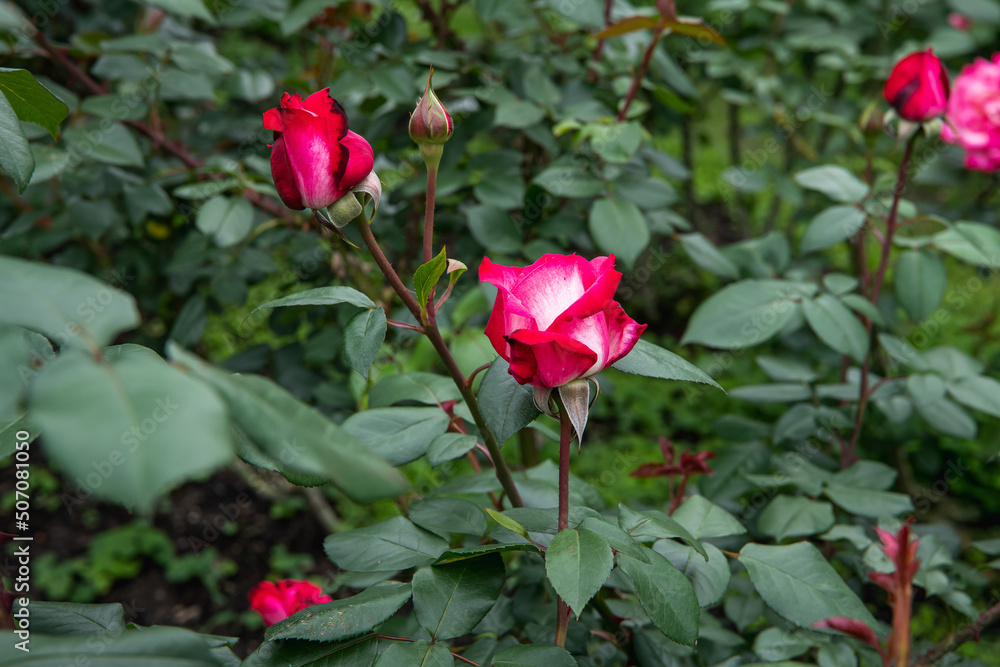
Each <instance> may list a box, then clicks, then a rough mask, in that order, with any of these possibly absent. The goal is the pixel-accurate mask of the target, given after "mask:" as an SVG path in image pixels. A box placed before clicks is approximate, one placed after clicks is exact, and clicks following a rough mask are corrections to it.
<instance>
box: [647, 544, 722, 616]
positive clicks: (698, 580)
mask: <svg viewBox="0 0 1000 667" xmlns="http://www.w3.org/2000/svg"><path fill="white" fill-rule="evenodd" d="M653 551H655V552H656V553H658V554H660V555H661V556H664V557H666V558H667V560H669V561H670V562H671V563H672V564H673V565H674V567H676V568H677V569H678V570H680V571H681V572H683V573H684V576H685V577H687V578H688V581H690V582H691V586H692V587H694V592H695V595H697V596H698V604H699V605H701V606H702V607H707V606H709V605H712V604H715V603H716V602H718V601H719V600H721V599H722V596H723V595H725V594H726V589H727V588H729V579H730V577H731V574H730V570H729V563H728V562H727V560H726V556H725V554H723V553H722V552H721V551H719V549H718V548H717V547H715V546H713V545H711V544H706V545H705V551H707V552H708V560H707V561H706V560H705V559H704V558H702V557H701V556H699V555H698V554H697V553H696V552H695V550H694V549H692V548H691V547H689V546H685V545H683V544H678V543H677V542H674V541H673V540H658V541H657V542H656V544H654V545H653Z"/></svg>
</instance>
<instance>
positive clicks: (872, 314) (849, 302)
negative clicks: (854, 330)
mask: <svg viewBox="0 0 1000 667" xmlns="http://www.w3.org/2000/svg"><path fill="white" fill-rule="evenodd" d="M840 302H841V303H842V304H844V305H845V306H847V307H848V308H850V309H851V310H853V311H854V312H855V313H859V314H861V315H864V316H865V317H867V318H868V319H870V320H871V321H872V322H874V323H875V324H878V325H879V326H885V318H884V317H882V313H881V312H879V309H878V308H876V307H875V305H874V304H873V303H872V302H871V301H869V300H868V299H866V298H864V297H863V296H861V295H860V294H844V295H843V296H841V297H840Z"/></svg>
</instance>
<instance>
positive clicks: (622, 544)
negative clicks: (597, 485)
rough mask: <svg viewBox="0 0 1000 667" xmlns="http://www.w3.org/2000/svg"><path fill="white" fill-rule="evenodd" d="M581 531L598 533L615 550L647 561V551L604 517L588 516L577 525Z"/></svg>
mask: <svg viewBox="0 0 1000 667" xmlns="http://www.w3.org/2000/svg"><path fill="white" fill-rule="evenodd" d="M577 527H578V528H579V530H580V532H584V531H589V532H591V533H596V534H597V535H599V536H600V537H601V539H603V540H604V541H605V542H607V543H608V546H610V547H611V548H612V549H614V550H615V551H619V552H621V553H623V554H625V555H627V556H631V557H632V558H636V559H638V560H641V561H642V562H644V563H645V562H647V560H646V554H645V552H644V551H643V550H642V549H640V548H639V544H638V543H637V542H636V541H635V540H634V539H633V538H632V536H631V535H629V534H628V533H626V532H625V531H624V530H622V529H621V528H619V527H618V526H616V525H614V524H611V523H608V522H607V521H605V520H604V519H598V518H597V517H587V518H586V519H584V520H583V521H581V522H580V524H579V526H577Z"/></svg>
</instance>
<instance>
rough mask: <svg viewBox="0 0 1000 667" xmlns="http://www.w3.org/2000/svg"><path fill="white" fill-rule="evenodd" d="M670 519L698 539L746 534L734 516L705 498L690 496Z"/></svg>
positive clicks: (745, 530)
mask: <svg viewBox="0 0 1000 667" xmlns="http://www.w3.org/2000/svg"><path fill="white" fill-rule="evenodd" d="M671 518H672V519H674V520H675V521H676V522H677V523H679V524H681V525H682V526H684V527H685V528H686V529H687V530H688V531H689V532H690V533H691V534H692V535H694V536H695V537H697V538H698V539H704V538H711V537H726V536H727V535H742V534H743V533H745V532H747V529H746V528H744V527H743V524H741V523H740V522H739V520H738V519H737V518H736V517H735V516H733V515H732V514H730V513H729V512H727V511H726V510H724V509H722V508H721V507H719V506H718V505H716V504H715V503H713V502H712V501H710V500H708V499H707V498H705V496H691V497H690V498H688V499H687V500H685V501H684V502H683V503H681V506H680V507H678V508H677V510H676V511H675V512H674V513H673V515H672V517H671Z"/></svg>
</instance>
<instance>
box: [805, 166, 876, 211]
mask: <svg viewBox="0 0 1000 667" xmlns="http://www.w3.org/2000/svg"><path fill="white" fill-rule="evenodd" d="M795 182H796V183H798V184H799V185H801V186H802V187H804V188H806V189H807V190H815V191H816V192H822V193H823V194H825V195H826V196H827V197H829V198H830V199H833V200H835V201H839V202H843V203H845V204H856V203H858V202H860V201H861V200H862V199H864V197H865V195H866V194H868V186H867V185H865V184H864V183H863V182H861V181H860V180H859V179H858V178H857V177H856V176H855V175H854V174H852V173H851V172H849V171H847V170H846V169H844V168H843V167H838V166H835V165H823V166H821V167H812V168H810V169H805V170H803V171H800V172H799V173H797V174H795Z"/></svg>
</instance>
